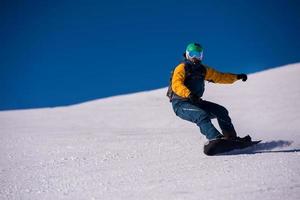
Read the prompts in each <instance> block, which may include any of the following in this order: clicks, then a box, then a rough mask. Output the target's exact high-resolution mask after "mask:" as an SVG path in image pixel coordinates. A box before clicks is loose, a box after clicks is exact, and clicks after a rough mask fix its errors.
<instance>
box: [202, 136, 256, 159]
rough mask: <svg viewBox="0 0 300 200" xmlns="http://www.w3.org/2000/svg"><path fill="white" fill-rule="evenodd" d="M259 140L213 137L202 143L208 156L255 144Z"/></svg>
mask: <svg viewBox="0 0 300 200" xmlns="http://www.w3.org/2000/svg"><path fill="white" fill-rule="evenodd" d="M260 142H261V140H257V141H251V140H250V141H237V140H227V139H222V138H220V139H215V140H211V141H209V142H208V144H206V145H204V153H205V154H206V155H208V156H213V155H217V154H221V153H226V152H229V151H232V150H236V149H244V148H247V147H250V146H253V145H255V144H258V143H260Z"/></svg>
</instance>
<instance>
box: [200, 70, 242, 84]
mask: <svg viewBox="0 0 300 200" xmlns="http://www.w3.org/2000/svg"><path fill="white" fill-rule="evenodd" d="M206 69H207V70H206V75H205V80H207V81H210V82H213V83H222V84H231V83H234V82H235V81H237V80H239V79H242V80H243V81H246V80H247V75H246V74H231V73H222V72H218V71H217V70H215V69H213V68H211V67H206Z"/></svg>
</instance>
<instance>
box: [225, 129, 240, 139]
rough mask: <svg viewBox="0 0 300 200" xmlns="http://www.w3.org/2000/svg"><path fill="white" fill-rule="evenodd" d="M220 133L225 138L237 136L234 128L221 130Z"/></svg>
mask: <svg viewBox="0 0 300 200" xmlns="http://www.w3.org/2000/svg"><path fill="white" fill-rule="evenodd" d="M222 134H223V136H224V138H225V139H234V138H236V137H237V134H236V132H235V130H234V129H232V130H231V131H225V130H222Z"/></svg>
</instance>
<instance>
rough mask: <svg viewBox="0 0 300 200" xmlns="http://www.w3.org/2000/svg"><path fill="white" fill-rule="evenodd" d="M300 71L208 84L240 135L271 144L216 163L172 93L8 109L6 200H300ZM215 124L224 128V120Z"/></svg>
mask: <svg viewBox="0 0 300 200" xmlns="http://www.w3.org/2000/svg"><path fill="white" fill-rule="evenodd" d="M299 75H300V64H293V65H287V66H284V67H281V68H276V69H272V70H268V71H264V72H260V73H256V74H252V75H250V76H249V80H248V81H247V82H246V83H243V82H237V83H235V84H233V85H222V86H221V85H216V84H211V83H209V84H206V93H205V96H204V99H206V100H210V101H214V102H216V103H220V104H222V105H224V106H225V107H226V108H228V110H229V111H230V114H231V117H232V119H233V123H234V125H235V127H236V129H237V132H238V133H239V134H240V135H241V136H243V135H246V134H250V135H251V136H252V137H253V139H262V140H263V142H262V143H261V144H258V145H257V146H255V147H253V148H248V149H245V150H242V151H233V152H230V153H228V154H225V155H219V156H214V157H209V156H205V155H204V154H203V144H204V143H205V142H206V140H205V139H204V137H203V136H202V135H201V134H200V133H199V130H198V128H197V127H196V126H195V125H194V124H191V123H189V122H186V121H183V120H181V119H179V118H177V117H176V116H175V114H174V113H173V111H172V109H171V105H170V104H169V102H168V100H167V98H166V97H165V92H166V88H163V89H159V90H154V91H149V92H141V93H136V94H130V95H122V96H116V97H111V98H105V99H100V100H96V101H91V102H87V103H83V104H78V105H74V106H68V107H58V108H45V109H33V110H17V111H2V112H0V136H1V140H0V199H130V200H131V199H178V200H179V199H195V200H196V199H197V200H198V199H205V200H210V199H211V200H214V199H216V200H217V199H218V200H219V199H220V198H221V199H239V200H252V199H253V200H257V199H264V200H277V199H278V200H279V199H292V200H296V199H299V198H300V170H299V169H300V168H299V167H300V140H299V134H300V128H299V122H300V121H299V119H300V103H299V102H300V101H299V99H300V81H299V80H300V79H299ZM214 123H216V122H215V121H214Z"/></svg>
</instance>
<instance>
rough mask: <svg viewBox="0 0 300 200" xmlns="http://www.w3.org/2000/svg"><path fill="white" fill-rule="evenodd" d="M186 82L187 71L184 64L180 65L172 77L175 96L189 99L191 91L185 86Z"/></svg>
mask: <svg viewBox="0 0 300 200" xmlns="http://www.w3.org/2000/svg"><path fill="white" fill-rule="evenodd" d="M184 80H185V69H184V64H183V63H181V64H179V65H178V66H177V67H176V68H175V70H174V72H173V77H172V90H173V92H174V93H175V94H177V95H178V96H180V97H183V98H187V97H188V96H189V95H190V94H191V91H190V90H189V89H188V88H187V87H186V86H185V85H184Z"/></svg>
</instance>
